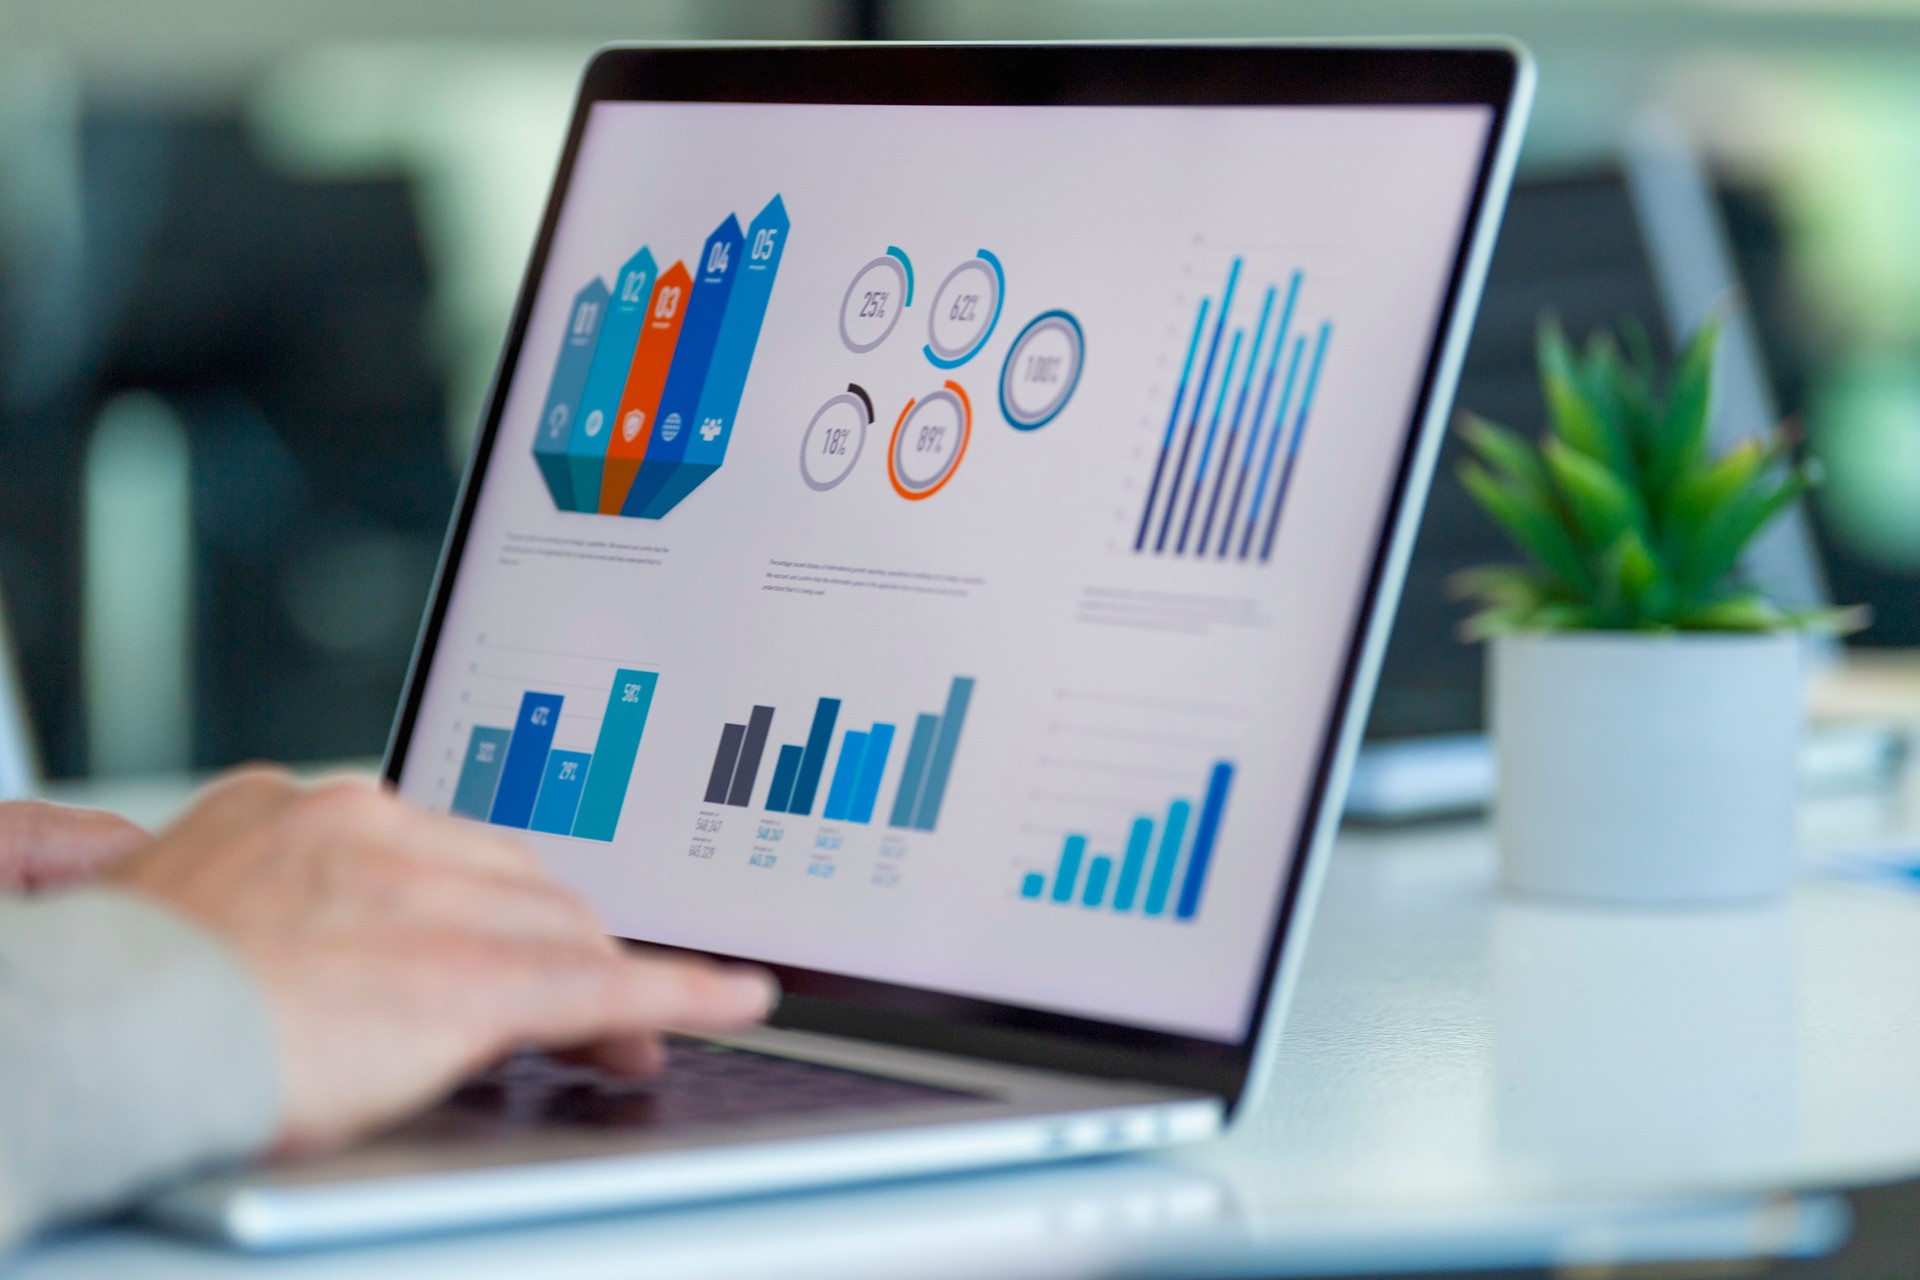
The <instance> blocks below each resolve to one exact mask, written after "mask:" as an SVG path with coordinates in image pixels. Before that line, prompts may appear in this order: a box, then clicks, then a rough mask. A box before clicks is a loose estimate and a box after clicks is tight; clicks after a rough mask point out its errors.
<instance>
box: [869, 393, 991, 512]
mask: <svg viewBox="0 0 1920 1280" xmlns="http://www.w3.org/2000/svg"><path fill="white" fill-rule="evenodd" d="M972 438H973V404H972V402H971V401H970V400H968V398H967V390H966V388H965V387H963V386H961V385H960V384H959V383H957V382H954V381H951V380H949V381H947V382H945V383H943V384H942V385H941V387H940V388H939V390H937V391H930V392H928V393H927V394H926V395H924V396H920V397H918V398H917V399H913V400H909V401H907V406H906V408H904V409H902V410H901V411H900V417H899V419H898V420H897V421H895V422H894V424H893V442H892V443H891V444H890V445H889V446H888V448H887V478H888V479H889V480H890V481H892V483H893V491H894V492H895V493H897V494H899V495H900V496H901V497H903V498H905V499H906V500H907V501H909V502H921V501H924V500H926V499H928V498H931V497H932V496H933V495H934V494H936V493H938V492H940V490H941V489H943V488H945V487H946V484H947V482H948V481H949V480H951V479H953V475H954V472H956V471H958V470H959V469H960V463H961V460H962V459H964V458H965V457H966V456H967V445H968V443H969V442H970V441H971V440H972Z"/></svg>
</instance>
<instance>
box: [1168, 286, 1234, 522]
mask: <svg viewBox="0 0 1920 1280" xmlns="http://www.w3.org/2000/svg"><path fill="white" fill-rule="evenodd" d="M1239 283H1240V259H1238V258H1235V259H1234V260H1233V265H1232V266H1231V267H1229V268H1228V269H1227V285H1226V288H1225V290H1223V291H1222V293H1221V297H1220V312H1219V314H1218V315H1216V316H1215V317H1214V321H1213V337H1212V338H1211V339H1209V340H1208V342H1207V362H1206V364H1205V365H1203V366H1202V367H1201V369H1200V386H1199V387H1198V389H1196V390H1195V391H1194V394H1193V412H1192V413H1191V414H1190V415H1189V416H1188V418H1187V430H1186V434H1185V435H1184V436H1182V437H1181V440H1180V460H1179V461H1178V462H1176V463H1174V465H1173V475H1172V477H1171V478H1170V479H1169V481H1168V484H1167V505H1166V507H1165V509H1164V510H1162V511H1161V513H1160V532H1159V533H1158V534H1157V535H1156V536H1155V538H1154V540H1153V549H1154V551H1155V552H1156V553H1158V552H1162V551H1165V550H1166V549H1167V534H1168V532H1169V531H1170V530H1171V529H1172V528H1173V512H1174V508H1176V507H1178V506H1179V505H1180V485H1181V481H1182V480H1184V479H1185V478H1186V474H1187V457H1188V455H1189V454H1191V453H1192V452H1193V437H1194V436H1195V435H1196V434H1198V433H1199V430H1200V414H1201V412H1202V410H1203V409H1204V408H1205V407H1206V402H1207V388H1208V387H1210V386H1211V385H1212V384H1213V362H1214V360H1215V359H1216V358H1218V356H1219V355H1220V336H1221V335H1222V334H1224V333H1225V332H1226V331H1227V316H1228V315H1229V314H1230V313H1231V312H1232V310H1233V291H1234V289H1235V288H1236V287H1237V286H1238V285H1239Z"/></svg>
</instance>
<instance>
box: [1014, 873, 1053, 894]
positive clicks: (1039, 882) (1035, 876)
mask: <svg viewBox="0 0 1920 1280" xmlns="http://www.w3.org/2000/svg"><path fill="white" fill-rule="evenodd" d="M1046 890H1047V878H1046V877H1045V876H1043V875H1041V874H1040V873H1039V872H1038V871H1029V872H1027V878H1026V879H1024V880H1022V881H1021V882H1020V896H1021V897H1023V898H1037V897H1039V896H1040V895H1041V894H1043V893H1045V892H1046Z"/></svg>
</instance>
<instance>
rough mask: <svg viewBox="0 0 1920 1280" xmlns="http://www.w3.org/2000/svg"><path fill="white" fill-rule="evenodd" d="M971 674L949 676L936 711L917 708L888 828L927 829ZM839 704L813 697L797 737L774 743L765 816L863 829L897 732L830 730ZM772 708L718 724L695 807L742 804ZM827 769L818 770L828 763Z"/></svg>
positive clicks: (952, 754)
mask: <svg viewBox="0 0 1920 1280" xmlns="http://www.w3.org/2000/svg"><path fill="white" fill-rule="evenodd" d="M973 684H974V682H973V678H972V677H971V676H955V677H954V678H953V680H952V681H951V682H950V684H949V685H948V688H947V700H946V703H945V705H944V706H943V708H942V709H941V710H940V711H938V712H931V711H929V712H923V713H921V714H920V715H918V716H917V717H916V718H915V720H914V726H913V730H912V733H911V737H910V740H909V743H908V746H907V749H906V754H905V760H904V763H903V764H902V765H901V768H900V773H899V778H898V781H897V782H896V784H895V790H894V797H893V804H892V806H891V807H890V808H889V809H888V811H887V812H888V815H889V817H888V825H889V826H892V827H897V828H904V829H908V830H914V831H932V830H934V829H935V827H937V826H938V825H939V822H940V812H941V808H942V806H943V805H944V803H945V801H946V795H947V790H948V787H949V784H950V782H951V779H952V777H953V771H954V765H955V761H956V759H957V758H958V756H959V751H960V739H961V732H962V730H963V729H964V728H965V727H966V720H967V709H968V707H969V706H970V705H971V704H972V700H973ZM842 710H843V703H842V702H841V700H840V699H839V698H826V697H823V698H820V699H818V700H816V701H815V703H814V705H813V710H812V713H811V715H810V717H809V719H808V721H807V732H806V737H805V740H804V741H801V742H788V743H785V744H782V745H781V746H780V747H779V748H778V750H777V751H776V752H775V755H774V762H773V770H772V776H771V778H770V780H769V781H768V783H767V788H766V793H765V796H764V798H763V800H762V807H763V808H764V809H765V810H766V811H767V812H768V813H785V814H792V815H794V816H796V817H809V816H812V815H813V814H814V812H815V810H816V809H817V810H818V811H819V816H820V817H821V818H822V819H824V820H825V821H828V822H851V823H860V824H870V823H872V822H873V821H874V814H875V811H876V810H877V809H878V808H879V805H880V792H881V790H882V787H883V784H884V783H885V781H886V775H887V768H888V765H889V763H890V762H891V761H892V759H893V758H894V754H895V753H894V744H895V741H896V740H897V739H898V738H899V737H900V736H901V735H900V731H899V727H898V726H897V725H895V724H894V723H892V722H890V721H876V722H873V723H871V724H868V725H867V726H866V727H864V728H847V729H843V730H840V733H839V738H838V744H839V746H838V751H837V752H836V751H835V750H834V744H835V737H834V734H835V730H836V729H837V728H838V726H839V724H840V720H841V712H842ZM777 714H778V713H777V711H776V709H775V708H773V707H770V706H756V707H754V708H753V710H752V713H751V714H750V715H749V716H748V717H747V718H746V720H745V721H744V722H737V721H736V722H729V723H727V724H724V725H722V726H721V728H720V738H719V742H718V743H717V744H716V746H715V748H714V754H713V761H712V764H711V766H710V767H709V769H708V772H707V785H706V790H705V792H704V794H703V797H702V799H703V801H704V803H706V804H709V805H727V806H732V807H734V808H748V807H751V806H752V804H753V802H754V787H755V784H756V782H757V781H758V778H759V775H760V772H761V762H762V760H763V758H764V753H765V750H766V747H767V743H768V738H769V735H770V733H771V730H772V727H773V723H774V719H775V716H776V715H777ZM830 755H831V756H832V763H833V768H832V771H831V773H829V772H828V769H827V764H828V757H829V756H830Z"/></svg>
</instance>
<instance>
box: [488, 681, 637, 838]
mask: <svg viewBox="0 0 1920 1280" xmlns="http://www.w3.org/2000/svg"><path fill="white" fill-rule="evenodd" d="M658 683H659V675H658V673H657V672H653V671H638V670H632V669H629V668H625V667H622V668H620V669H619V670H617V671H616V672H615V673H614V677H613V684H612V687H611V688H610V689H609V690H608V691H607V695H606V703H605V710H604V712H603V714H602V715H601V717H600V728H599V734H598V736H597V738H596V740H595V742H594V746H593V750H592V751H576V750H564V749H560V748H557V747H555V746H554V737H555V734H556V733H557V731H558V729H559V726H560V717H561V713H562V712H563V711H564V710H565V708H566V701H567V699H566V696H565V695H563V694H558V693H546V692H542V691H540V690H535V689H529V690H527V691H526V692H525V693H523V694H522V695H521V697H520V708H519V712H518V714H517V715H516V716H515V717H514V721H513V724H512V726H511V727H506V726H499V725H483V724H476V725H474V726H473V728H472V730H471V731H470V732H469V734H468V737H467V747H466V754H465V756H464V757H463V759H462V761H461V765H460V777H459V782H458V783H457V784H456V786H455V788H454V795H453V803H452V806H451V808H452V811H453V812H454V813H457V814H460V815H462V816H464V817H468V818H473V819H475V820H476V821H480V822H490V823H492V824H494V825H495V826H500V827H514V828H518V829H520V830H524V831H539V832H544V833H546V834H549V835H559V836H573V837H575V838H578V839H582V840H599V841H603V842H608V841H611V840H612V839H613V837H614V833H615V831H617V830H618V828H619V825H620V811H621V809H622V807H623V806H624V805H625V803H626V798H627V784H628V782H629V781H631V779H632V777H633V767H634V762H635V760H636V759H638V757H639V754H640V739H641V737H642V735H644V734H645V732H646V728H647V713H648V711H649V710H651V709H652V706H653V695H654V690H655V688H656V686H657V685H658Z"/></svg>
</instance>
